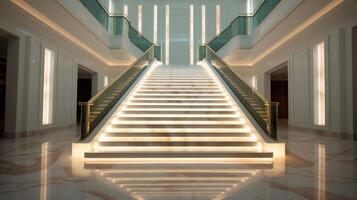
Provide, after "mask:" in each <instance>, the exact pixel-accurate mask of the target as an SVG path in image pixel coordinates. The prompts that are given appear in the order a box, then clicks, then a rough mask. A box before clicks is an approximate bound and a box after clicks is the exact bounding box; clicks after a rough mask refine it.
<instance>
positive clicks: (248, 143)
mask: <svg viewBox="0 0 357 200" xmlns="http://www.w3.org/2000/svg"><path fill="white" fill-rule="evenodd" d="M98 146H110V147H116V146H128V147H136V146H145V147H147V146H154V147H191V146H200V147H203V146H204V147H218V146H219V147H222V146H224V147H256V146H257V142H256V141H234V142H231V141H228V142H227V141H224V142H218V141H194V142H191V141H183V142H176V141H164V142H146V141H132V142H131V141H128V142H122V141H103V142H101V141H100V142H98Z"/></svg>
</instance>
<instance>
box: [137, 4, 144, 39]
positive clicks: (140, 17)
mask: <svg viewBox="0 0 357 200" xmlns="http://www.w3.org/2000/svg"><path fill="white" fill-rule="evenodd" d="M138 31H139V33H140V34H142V33H143V6H142V5H138Z"/></svg>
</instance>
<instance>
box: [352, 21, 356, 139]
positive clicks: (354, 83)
mask: <svg viewBox="0 0 357 200" xmlns="http://www.w3.org/2000/svg"><path fill="white" fill-rule="evenodd" d="M352 90H353V97H352V100H353V101H352V102H353V105H352V106H353V139H354V140H357V104H356V102H357V26H355V27H353V28H352Z"/></svg>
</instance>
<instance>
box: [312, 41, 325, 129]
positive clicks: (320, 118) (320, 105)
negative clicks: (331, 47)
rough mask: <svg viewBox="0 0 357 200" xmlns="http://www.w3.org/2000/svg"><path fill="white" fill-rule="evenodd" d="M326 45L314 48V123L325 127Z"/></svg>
mask: <svg viewBox="0 0 357 200" xmlns="http://www.w3.org/2000/svg"><path fill="white" fill-rule="evenodd" d="M325 101H326V91H325V44H324V42H321V43H319V44H317V45H315V46H314V122H315V125H319V126H324V125H325V118H326V116H325Z"/></svg>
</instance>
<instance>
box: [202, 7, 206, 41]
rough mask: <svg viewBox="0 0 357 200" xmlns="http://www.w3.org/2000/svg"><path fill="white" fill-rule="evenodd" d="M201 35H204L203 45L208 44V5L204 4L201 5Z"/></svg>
mask: <svg viewBox="0 0 357 200" xmlns="http://www.w3.org/2000/svg"><path fill="white" fill-rule="evenodd" d="M201 20H202V21H201V22H202V24H201V34H202V35H201V37H202V45H204V44H206V6H205V5H202V7H201Z"/></svg>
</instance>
